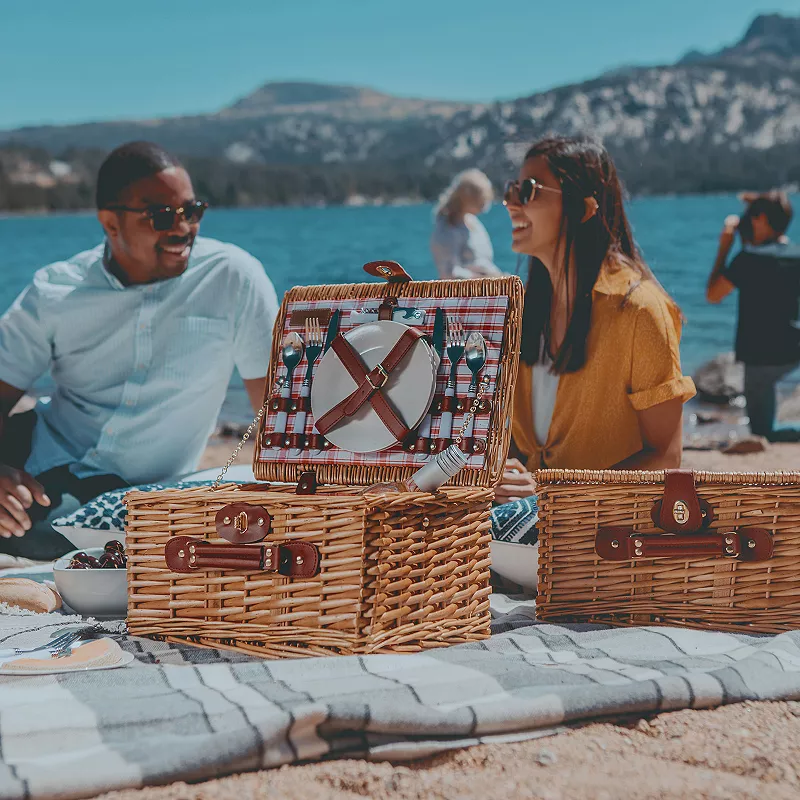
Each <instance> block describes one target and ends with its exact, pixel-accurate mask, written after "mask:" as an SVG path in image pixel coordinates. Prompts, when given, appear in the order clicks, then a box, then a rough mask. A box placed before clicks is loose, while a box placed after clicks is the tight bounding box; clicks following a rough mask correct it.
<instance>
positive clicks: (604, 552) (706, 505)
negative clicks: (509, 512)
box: [537, 470, 800, 633]
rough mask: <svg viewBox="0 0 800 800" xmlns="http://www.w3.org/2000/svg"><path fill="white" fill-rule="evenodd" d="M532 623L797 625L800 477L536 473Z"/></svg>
mask: <svg viewBox="0 0 800 800" xmlns="http://www.w3.org/2000/svg"><path fill="white" fill-rule="evenodd" d="M537 477H538V481H539V488H540V495H539V502H540V520H539V585H538V591H539V596H538V598H537V617H538V618H540V619H542V620H546V621H553V622H556V621H557V622H597V623H604V624H609V625H652V624H662V625H679V626H684V627H690V628H712V629H716V630H724V631H745V632H752V633H778V632H780V631H786V630H791V629H796V628H798V627H800V473H798V472H786V473H780V472H773V473H769V472H768V473H738V474H737V473H717V472H695V473H691V472H688V471H681V470H674V471H666V472H634V471H611V470H606V471H582V470H541V471H540V472H539V473H538V476H537Z"/></svg>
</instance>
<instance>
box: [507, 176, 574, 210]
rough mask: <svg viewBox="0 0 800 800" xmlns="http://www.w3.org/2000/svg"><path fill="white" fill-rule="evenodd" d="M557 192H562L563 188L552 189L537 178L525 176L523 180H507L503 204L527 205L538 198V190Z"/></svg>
mask: <svg viewBox="0 0 800 800" xmlns="http://www.w3.org/2000/svg"><path fill="white" fill-rule="evenodd" d="M540 189H541V190H542V191H544V192H556V193H557V194H561V189H552V188H551V187H550V186H544V185H542V184H541V183H539V181H537V180H536V179H535V178H525V179H524V180H523V181H506V185H505V188H504V189H503V205H504V206H507V205H515V206H526V205H528V203H530V202H531V201H532V200H534V199H535V198H536V192H538V191H539V190H540Z"/></svg>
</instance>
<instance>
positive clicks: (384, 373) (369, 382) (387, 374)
mask: <svg viewBox="0 0 800 800" xmlns="http://www.w3.org/2000/svg"><path fill="white" fill-rule="evenodd" d="M374 369H376V370H378V372H380V374H381V375H383V380H382V381H381V382H380V383H379V384H378V385H377V386H376V385H375V384H374V383H373V382H372V381H371V380H370V378H369V375H370V372H372V370H370V372H368V373H367V383H368V384H369V385H370V386H371V387H372V390H373V391H375V392H377V391H378V389H380V388H381V387H383V386H384V385H385V384H386V381H388V380H389V373H387V372H386V370H385V369H384V368H383V364H378V365H377V366H376V367H374Z"/></svg>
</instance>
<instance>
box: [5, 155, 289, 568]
mask: <svg viewBox="0 0 800 800" xmlns="http://www.w3.org/2000/svg"><path fill="white" fill-rule="evenodd" d="M96 199H97V208H98V212H97V216H98V219H99V221H100V224H101V225H102V226H103V230H104V232H105V243H104V244H101V245H98V246H97V247H95V248H94V249H93V250H89V251H87V252H84V253H79V254H78V255H76V256H73V257H72V258H70V259H68V260H66V261H63V262H58V263H55V264H51V265H50V266H48V267H45V268H44V269H41V270H39V271H38V272H37V273H36V275H35V276H34V279H33V283H32V284H31V285H30V286H28V288H27V289H25V290H24V291H23V293H22V294H21V295H20V296H19V297H18V298H17V300H16V301H15V302H14V304H13V305H12V306H11V308H10V309H9V310H8V311H7V312H6V313H5V315H4V316H3V317H0V537H3V538H0V552H6V553H11V554H13V555H23V556H28V557H31V558H52V557H56V556H58V555H61V554H63V553H64V552H66V551H67V550H69V549H71V546H70V544H69V543H68V542H67V540H66V539H64V537H62V536H60V535H59V534H57V533H56V532H55V531H54V530H53V529H52V527H51V526H50V524H49V521H50V520H52V519H55V518H56V516H58V515H60V514H63V513H70V512H71V511H72V510H74V509H75V508H77V507H78V506H79V505H80V504H82V503H85V502H88V500H90V499H92V498H93V497H96V496H97V495H99V494H101V493H102V492H105V491H109V490H111V489H116V488H121V487H124V486H127V485H133V484H140V483H146V482H149V481H156V480H164V479H168V478H172V477H174V476H177V475H180V474H183V473H187V472H191V471H192V470H194V469H195V468H196V467H197V463H198V461H199V459H200V456H201V454H202V452H203V450H204V448H205V445H206V443H207V440H208V437H209V435H210V434H211V432H212V431H213V429H214V426H215V423H216V419H217V415H218V413H219V410H220V408H221V406H222V402H223V400H224V398H225V392H226V389H227V386H228V382H229V380H230V377H231V374H232V372H233V368H234V366H236V367H237V368H238V370H239V373H240V374H241V376H242V378H243V379H244V383H245V387H246V389H247V392H248V395H249V397H250V401H251V403H252V405H253V408H254V409H258V408H260V407H261V404H262V398H263V389H264V379H265V376H266V372H267V362H268V360H269V349H270V341H271V331H272V325H273V322H274V320H275V316H276V313H277V299H276V296H275V290H274V289H273V286H272V284H271V282H270V280H269V279H268V278H267V276H266V274H265V273H264V269H263V267H262V266H261V264H260V263H259V262H258V261H257V260H256V259H255V258H253V257H252V256H250V255H249V254H247V253H245V252H244V251H243V250H240V249H239V248H237V247H234V246H233V245H230V244H223V243H222V242H217V241H215V240H213V239H205V238H200V237H198V230H199V227H200V219H201V217H202V216H203V212H204V211H205V208H206V205H205V204H204V203H201V202H200V201H198V200H197V198H196V196H195V193H194V189H193V188H192V182H191V180H190V178H189V175H188V173H187V172H186V170H185V169H184V168H183V167H182V166H181V164H180V162H179V161H178V160H177V159H176V158H175V157H174V156H172V155H170V154H169V153H167V152H165V151H164V150H162V149H161V148H160V147H158V146H156V145H154V144H151V143H148V142H132V143H129V144H125V145H123V146H121V147H119V148H117V149H116V150H114V151H113V152H112V153H111V154H110V155H109V156H108V158H107V159H106V160H105V162H104V163H103V165H102V166H101V167H100V171H99V174H98V179H97V197H96ZM48 369H49V370H50V372H51V375H52V379H53V382H54V384H55V387H54V389H53V391H52V397H51V399H50V401H49V402H47V403H45V402H39V403H38V404H37V406H36V408H35V410H34V411H31V412H28V413H27V414H15V415H13V416H9V414H10V411H11V409H12V408H13V407H14V405H15V404H16V403H17V401H18V400H19V399H20V398H21V397H22V395H23V393H24V391H25V390H27V389H28V388H29V387H30V386H31V385H32V384H33V383H34V382H35V381H36V379H37V378H38V377H39V376H40V375H42V374H44V373H45V372H47V370H48ZM16 537H21V538H16Z"/></svg>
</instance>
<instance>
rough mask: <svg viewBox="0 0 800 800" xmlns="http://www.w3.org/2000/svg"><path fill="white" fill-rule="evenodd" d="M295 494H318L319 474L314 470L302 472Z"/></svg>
mask: <svg viewBox="0 0 800 800" xmlns="http://www.w3.org/2000/svg"><path fill="white" fill-rule="evenodd" d="M294 493H295V494H316V493H317V473H316V472H314V471H313V470H308V471H307V472H301V473H300V478H299V479H298V481H297V488H296V489H295V490H294Z"/></svg>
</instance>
